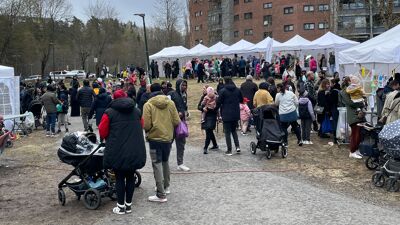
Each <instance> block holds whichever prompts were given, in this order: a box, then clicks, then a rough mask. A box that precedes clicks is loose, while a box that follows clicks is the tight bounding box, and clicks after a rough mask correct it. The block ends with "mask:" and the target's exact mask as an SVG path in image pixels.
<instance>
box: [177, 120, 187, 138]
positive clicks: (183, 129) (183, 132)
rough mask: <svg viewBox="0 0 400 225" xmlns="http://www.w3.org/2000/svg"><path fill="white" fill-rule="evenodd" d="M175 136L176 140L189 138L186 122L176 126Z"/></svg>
mask: <svg viewBox="0 0 400 225" xmlns="http://www.w3.org/2000/svg"><path fill="white" fill-rule="evenodd" d="M175 136H176V137H177V138H186V137H189V128H188V126H187V123H186V121H183V120H182V121H181V122H180V123H179V124H178V126H177V127H176V128H175Z"/></svg>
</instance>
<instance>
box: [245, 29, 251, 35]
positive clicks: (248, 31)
mask: <svg viewBox="0 0 400 225" xmlns="http://www.w3.org/2000/svg"><path fill="white" fill-rule="evenodd" d="M244 36H253V29H246V30H244Z"/></svg>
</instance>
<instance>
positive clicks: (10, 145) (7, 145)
mask: <svg viewBox="0 0 400 225" xmlns="http://www.w3.org/2000/svg"><path fill="white" fill-rule="evenodd" d="M13 145H14V143H13V142H12V141H10V140H8V141H7V142H6V148H11V147H12V146H13Z"/></svg>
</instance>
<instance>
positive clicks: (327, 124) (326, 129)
mask: <svg viewBox="0 0 400 225" xmlns="http://www.w3.org/2000/svg"><path fill="white" fill-rule="evenodd" d="M321 130H322V133H323V134H327V133H331V132H332V123H331V120H330V118H329V116H328V115H327V114H326V115H325V119H324V121H323V122H322V125H321Z"/></svg>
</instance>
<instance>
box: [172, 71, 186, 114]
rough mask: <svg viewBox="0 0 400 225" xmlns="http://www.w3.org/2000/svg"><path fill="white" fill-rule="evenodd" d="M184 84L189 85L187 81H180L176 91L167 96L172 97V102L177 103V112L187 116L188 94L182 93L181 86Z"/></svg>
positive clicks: (177, 83)
mask: <svg viewBox="0 0 400 225" xmlns="http://www.w3.org/2000/svg"><path fill="white" fill-rule="evenodd" d="M183 83H186V84H187V81H185V80H182V79H179V80H177V81H176V89H175V91H174V90H172V91H170V92H169V93H168V94H167V95H169V96H171V100H172V101H173V102H174V103H175V106H176V110H178V112H180V113H182V114H185V112H186V111H187V109H188V107H187V93H186V92H182V91H181V86H182V84H183Z"/></svg>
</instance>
